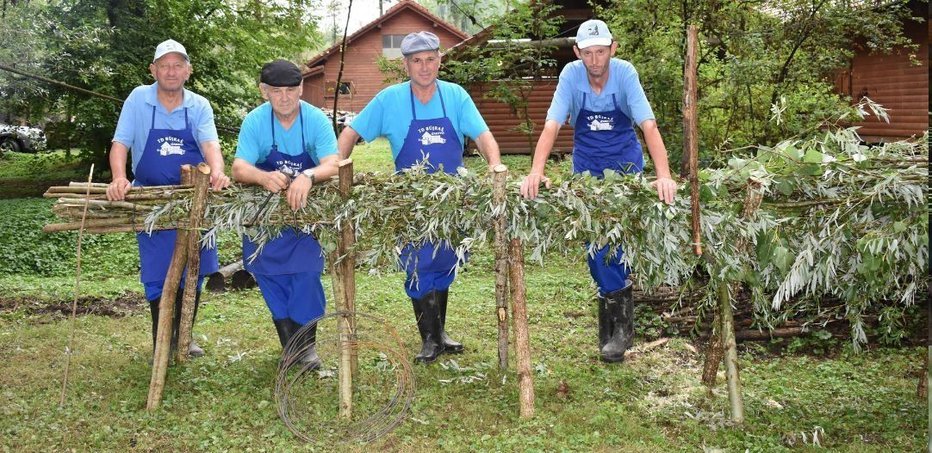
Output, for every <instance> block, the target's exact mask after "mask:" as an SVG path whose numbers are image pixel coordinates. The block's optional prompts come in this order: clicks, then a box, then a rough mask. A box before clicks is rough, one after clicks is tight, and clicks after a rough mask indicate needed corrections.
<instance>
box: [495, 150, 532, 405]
mask: <svg viewBox="0 0 932 453" xmlns="http://www.w3.org/2000/svg"><path fill="white" fill-rule="evenodd" d="M492 174H493V177H492V178H493V179H492V197H493V212H492V216H493V218H494V220H493V224H494V230H495V300H496V305H497V307H496V308H497V315H498V326H499V329H498V335H499V337H498V359H499V367H501V369H506V368H507V367H508V310H507V301H508V296H507V293H508V289H509V288H510V289H511V310H512V313H511V318H512V322H513V325H514V331H515V356H516V359H517V368H518V370H517V371H518V399H519V404H520V415H521V418H532V417H534V376H533V375H532V374H531V373H532V370H531V340H530V335H529V333H528V322H527V291H526V287H525V285H524V247H523V245H522V243H521V239H518V238H511V239H510V240H509V238H508V232H507V231H505V213H506V212H507V210H506V209H505V180H506V177H507V176H508V167H506V166H504V165H496V166H495V168H493V169H492ZM506 274H507V275H506Z"/></svg>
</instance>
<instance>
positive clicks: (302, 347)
mask: <svg viewBox="0 0 932 453" xmlns="http://www.w3.org/2000/svg"><path fill="white" fill-rule="evenodd" d="M288 322H289V323H291V335H292V337H293V336H295V335H298V331H299V330H301V328H302V327H304V326H302V325H301V324H298V323H296V322H294V320H292V319H291V318H288ZM298 341H299V342H300V343H299V344H298V345H296V346H297V347H298V349H297V350H298V351H300V352H299V353H300V356H299V358H298V363H299V364H301V366H302V367H303V369H304V371H312V370H316V369H318V368H320V363H321V362H320V356H318V355H317V323H316V322H315V323H313V324H311V325H310V327H308V329H307V331H305V332H304V333H302V334H301V335H299V336H298Z"/></svg>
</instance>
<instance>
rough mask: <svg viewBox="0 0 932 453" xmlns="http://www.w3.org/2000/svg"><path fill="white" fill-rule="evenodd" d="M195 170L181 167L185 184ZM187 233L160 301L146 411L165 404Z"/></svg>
mask: <svg viewBox="0 0 932 453" xmlns="http://www.w3.org/2000/svg"><path fill="white" fill-rule="evenodd" d="M191 171H192V168H191V166H190V165H183V166H182V167H181V181H182V184H184V182H185V180H186V178H187V179H188V180H190V178H191ZM184 233H185V232H184V231H180V232H178V235H177V238H176V239H175V248H174V250H173V252H172V259H171V262H170V264H169V265H168V272H167V273H166V274H165V284H164V285H162V297H161V299H160V300H159V323H158V334H157V336H156V339H155V352H154V353H153V357H152V379H151V380H150V381H149V397H148V400H147V401H146V409H148V410H154V409H156V408H158V407H159V404H161V402H162V393H163V392H164V390H165V375H166V374H167V373H168V355H169V353H170V351H169V350H170V349H171V341H172V319H173V318H174V316H175V297H176V293H177V292H178V285H179V284H180V283H181V273H182V272H183V271H184V265H185V262H186V261H187V259H188V244H187V241H186V240H185V239H186V236H185V234H184Z"/></svg>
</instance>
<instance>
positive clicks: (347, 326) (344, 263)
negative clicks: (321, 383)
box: [333, 159, 358, 419]
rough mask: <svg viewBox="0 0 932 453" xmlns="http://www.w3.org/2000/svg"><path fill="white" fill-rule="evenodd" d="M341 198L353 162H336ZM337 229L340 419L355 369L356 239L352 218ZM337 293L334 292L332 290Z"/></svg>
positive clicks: (348, 404)
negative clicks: (340, 303) (338, 238)
mask: <svg viewBox="0 0 932 453" xmlns="http://www.w3.org/2000/svg"><path fill="white" fill-rule="evenodd" d="M339 177H340V195H341V197H342V198H343V200H344V201H346V200H349V197H350V194H351V192H352V190H353V160H352V159H344V160H342V161H340V163H339ZM343 220H344V221H343V222H342V225H341V227H340V241H339V243H338V245H337V250H338V253H339V255H340V257H339V259H340V262H339V263H337V264H336V266H334V267H335V268H338V269H339V272H338V276H339V279H337V280H335V281H334V282H333V286H334V287H337V286H340V287H341V289H342V291H341V293H342V294H341V295H342V299H343V300H342V306H341V307H340V310H341V311H343V312H344V313H346V314H345V315H344V316H341V317H340V318H339V322H340V324H339V328H340V369H339V378H340V416H341V417H343V418H346V419H349V418H352V416H353V375H355V374H356V372H357V369H358V358H357V351H356V347H355V344H356V318H355V311H356V275H355V273H356V260H355V258H354V256H353V253H354V251H353V248H354V245H355V239H356V236H355V234H354V233H353V224H352V219H343ZM334 292H336V291H334Z"/></svg>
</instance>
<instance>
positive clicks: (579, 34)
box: [576, 19, 612, 49]
mask: <svg viewBox="0 0 932 453" xmlns="http://www.w3.org/2000/svg"><path fill="white" fill-rule="evenodd" d="M610 45H612V32H610V31H608V25H605V22H602V21H601V20H598V19H592V20H587V21H585V22H583V23H582V25H580V26H579V29H578V30H577V31H576V47H578V48H580V49H585V48H586V47H589V46H610Z"/></svg>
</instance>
